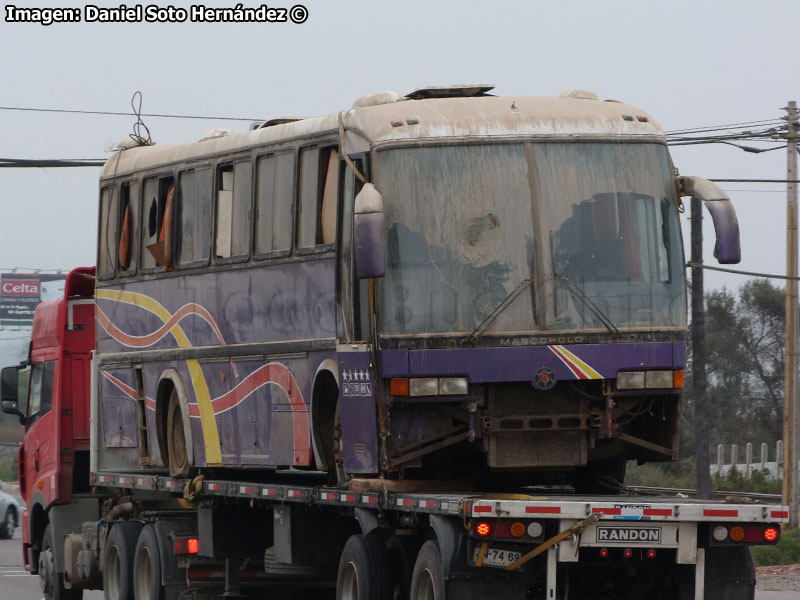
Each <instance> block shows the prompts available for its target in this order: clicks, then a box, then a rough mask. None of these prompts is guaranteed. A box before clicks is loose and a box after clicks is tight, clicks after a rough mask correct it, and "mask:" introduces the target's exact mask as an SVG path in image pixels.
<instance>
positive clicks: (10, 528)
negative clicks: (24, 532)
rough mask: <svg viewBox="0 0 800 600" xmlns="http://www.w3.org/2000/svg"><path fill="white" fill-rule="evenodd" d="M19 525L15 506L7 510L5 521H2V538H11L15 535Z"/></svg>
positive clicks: (0, 534)
mask: <svg viewBox="0 0 800 600" xmlns="http://www.w3.org/2000/svg"><path fill="white" fill-rule="evenodd" d="M16 526H17V516H16V513H14V509H13V508H9V509H8V510H7V511H6V516H5V518H4V519H3V522H2V523H0V540H10V539H11V538H13V537H14V529H15V528H16Z"/></svg>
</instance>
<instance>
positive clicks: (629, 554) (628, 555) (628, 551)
mask: <svg viewBox="0 0 800 600" xmlns="http://www.w3.org/2000/svg"><path fill="white" fill-rule="evenodd" d="M622 556H624V557H625V558H632V557H633V550H631V549H630V548H625V551H624V552H623V553H622Z"/></svg>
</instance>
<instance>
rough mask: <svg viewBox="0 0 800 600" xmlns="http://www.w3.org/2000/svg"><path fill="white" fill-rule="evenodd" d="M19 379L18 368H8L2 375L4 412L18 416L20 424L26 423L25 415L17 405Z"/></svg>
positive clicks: (0, 394) (0, 389) (0, 396)
mask: <svg viewBox="0 0 800 600" xmlns="http://www.w3.org/2000/svg"><path fill="white" fill-rule="evenodd" d="M18 385H19V378H18V371H17V367H6V368H4V369H3V371H2V373H0V398H1V399H2V405H3V412H4V413H7V414H9V415H17V416H18V417H19V419H20V423H24V421H25V415H23V414H22V413H21V412H20V411H19V408H18V407H17V403H18V401H19V399H18V398H17V393H18V391H19V388H18Z"/></svg>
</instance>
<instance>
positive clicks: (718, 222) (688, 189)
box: [678, 176, 742, 265]
mask: <svg viewBox="0 0 800 600" xmlns="http://www.w3.org/2000/svg"><path fill="white" fill-rule="evenodd" d="M678 185H679V188H680V192H681V196H691V197H692V198H697V199H698V200H702V201H703V204H705V205H706V208H707V209H708V212H710V213H711V220H712V221H713V222H714V231H715V232H716V234H717V243H716V245H715V246H714V257H715V258H716V259H717V260H718V261H719V262H720V263H721V264H723V265H731V264H737V263H738V262H739V261H740V260H742V248H741V244H740V242H739V221H738V220H737V219H736V211H735V210H734V209H733V204H731V200H730V198H729V197H728V194H727V193H726V192H725V190H723V189H722V188H721V187H719V186H718V185H717V184H716V183H714V182H712V181H709V180H708V179H703V178H702V177H685V176H684V177H679V178H678Z"/></svg>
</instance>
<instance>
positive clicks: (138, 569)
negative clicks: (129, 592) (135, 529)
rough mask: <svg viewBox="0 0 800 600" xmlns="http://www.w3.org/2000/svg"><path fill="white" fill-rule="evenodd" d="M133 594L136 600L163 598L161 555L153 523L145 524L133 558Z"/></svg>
mask: <svg viewBox="0 0 800 600" xmlns="http://www.w3.org/2000/svg"><path fill="white" fill-rule="evenodd" d="M133 594H134V597H135V598H137V599H138V600H163V598H164V588H163V586H162V585H161V555H160V554H159V552H158V538H157V537H156V528H155V526H154V525H145V526H144V528H143V529H142V532H141V533H140V534H139V541H138V542H136V552H135V554H134V558H133Z"/></svg>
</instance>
